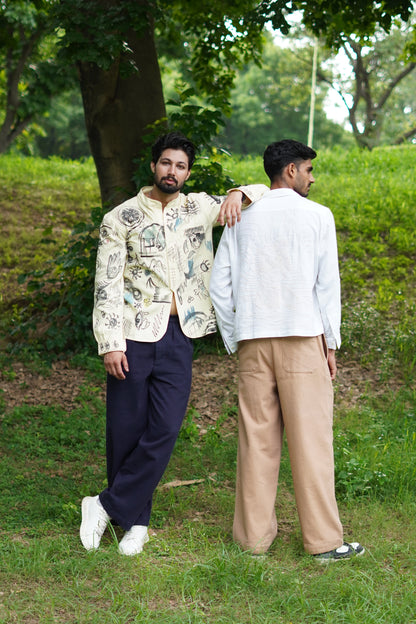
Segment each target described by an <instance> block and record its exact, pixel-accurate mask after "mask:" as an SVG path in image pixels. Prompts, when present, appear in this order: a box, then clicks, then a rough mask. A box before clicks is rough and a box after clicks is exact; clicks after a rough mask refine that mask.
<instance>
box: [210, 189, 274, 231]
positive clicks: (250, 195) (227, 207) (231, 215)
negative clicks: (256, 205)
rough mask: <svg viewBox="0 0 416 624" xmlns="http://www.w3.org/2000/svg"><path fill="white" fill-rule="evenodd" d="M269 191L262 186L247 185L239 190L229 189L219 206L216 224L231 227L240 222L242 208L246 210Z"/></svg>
mask: <svg viewBox="0 0 416 624" xmlns="http://www.w3.org/2000/svg"><path fill="white" fill-rule="evenodd" d="M268 190H269V189H268V188H267V186H265V185H264V184H249V185H248V186H242V187H240V188H235V189H230V190H229V191H228V197H227V198H226V199H225V200H224V202H223V203H222V205H221V209H220V213H219V215H218V219H217V222H218V223H219V224H220V225H225V223H227V225H228V227H232V226H233V225H235V224H236V223H237V221H240V220H241V210H242V208H247V206H249V205H250V204H251V203H252V202H254V201H257V199H260V197H262V196H263V195H264V193H265V192H266V191H268Z"/></svg>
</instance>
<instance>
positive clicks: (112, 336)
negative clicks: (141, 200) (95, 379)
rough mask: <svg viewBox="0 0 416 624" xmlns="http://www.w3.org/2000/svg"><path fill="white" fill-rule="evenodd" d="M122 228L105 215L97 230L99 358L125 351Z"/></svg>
mask: <svg viewBox="0 0 416 624" xmlns="http://www.w3.org/2000/svg"><path fill="white" fill-rule="evenodd" d="M126 257H127V245H126V228H125V226H122V225H121V224H119V223H117V221H116V220H115V219H114V216H113V215H112V214H111V213H108V214H107V215H106V216H105V217H104V219H103V222H102V224H101V227H100V237H99V243H98V250H97V262H96V273H95V290H94V311H93V329H94V336H95V339H96V341H97V344H98V353H99V355H104V354H105V353H108V352H109V351H125V350H126V341H125V338H124V331H123V307H124V299H123V297H124V292H123V291H124V267H125V263H126Z"/></svg>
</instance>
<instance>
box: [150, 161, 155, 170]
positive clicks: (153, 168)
mask: <svg viewBox="0 0 416 624" xmlns="http://www.w3.org/2000/svg"><path fill="white" fill-rule="evenodd" d="M150 169H151V170H152V173H154V172H155V171H156V164H155V163H154V162H153V160H152V162H151V163H150Z"/></svg>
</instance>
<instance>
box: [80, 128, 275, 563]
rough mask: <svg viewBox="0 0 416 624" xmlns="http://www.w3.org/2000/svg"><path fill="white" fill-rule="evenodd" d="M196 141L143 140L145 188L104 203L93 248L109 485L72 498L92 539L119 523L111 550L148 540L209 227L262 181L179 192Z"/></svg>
mask: <svg viewBox="0 0 416 624" xmlns="http://www.w3.org/2000/svg"><path fill="white" fill-rule="evenodd" d="M194 158H195V146H194V145H193V144H192V142H191V141H189V140H188V139H187V138H186V137H184V136H183V135H182V134H180V133H177V132H171V133H168V134H165V135H162V136H161V137H159V139H158V140H157V141H156V143H155V144H154V145H153V147H152V162H151V169H152V172H153V175H154V183H153V185H152V186H148V187H144V188H142V189H141V190H140V191H139V193H138V194H137V196H135V197H132V198H131V199H128V200H127V201H125V202H124V203H122V204H121V205H120V206H116V207H115V208H114V209H113V210H111V211H110V212H108V213H107V214H106V215H105V217H104V219H103V222H102V224H101V228H100V240H99V246H98V252H97V268H96V276H95V303H94V312H93V320H94V335H95V338H96V340H97V343H98V352H99V354H100V355H102V356H103V360H104V366H105V369H106V371H107V373H108V376H107V431H106V433H107V478H108V487H107V488H105V489H104V490H103V491H102V492H100V494H99V495H98V496H86V497H85V498H84V499H83V501H82V522H81V527H80V538H81V541H82V544H83V545H84V547H85V548H86V549H87V550H93V549H96V548H98V547H99V545H100V540H101V537H102V535H103V533H104V531H105V529H106V526H107V524H108V522H109V521H110V519H111V520H112V521H113V522H114V523H116V524H118V525H119V526H120V527H121V528H122V529H124V530H125V534H124V536H123V538H122V540H121V541H120V544H119V550H120V552H121V553H122V554H124V555H136V554H139V553H140V552H141V551H142V549H143V545H144V544H145V543H146V542H147V541H148V532H147V528H148V524H149V519H150V514H151V509H152V497H153V493H154V490H155V488H156V486H157V484H158V483H159V480H160V479H161V477H162V475H163V473H164V471H165V468H166V466H167V464H168V462H169V458H170V455H171V453H172V450H173V447H174V444H175V441H176V438H177V435H178V433H179V429H180V427H181V423H182V420H183V417H184V415H185V412H186V408H187V403H188V397H189V392H190V389H191V377H192V350H193V349H192V338H198V337H201V336H205V335H206V334H209V333H212V332H214V331H215V330H216V324H215V313H214V310H213V307H212V303H211V300H210V297H209V292H208V288H209V279H210V273H211V267H212V263H213V242H212V227H213V225H215V223H216V221H217V219H219V221H220V222H222V221H223V220H224V216H226V217H227V223H228V224H232V223H233V222H234V221H235V218H236V215H237V216H238V214H239V211H240V208H241V204H242V199H243V198H244V197H245V200H244V201H245V204H247V203H250V201H254V200H255V199H258V198H259V197H261V195H262V194H263V193H264V192H265V191H267V188H266V187H264V185H250V186H248V187H245V186H244V187H241V189H240V190H237V189H233V190H232V192H231V191H230V194H229V196H228V198H227V200H226V201H225V202H224V203H223V200H224V197H222V198H221V197H215V196H211V195H208V194H206V193H189V194H188V195H184V194H183V193H182V192H181V189H182V187H183V186H184V184H185V182H186V180H187V179H188V178H189V176H190V174H191V168H192V164H193V162H194Z"/></svg>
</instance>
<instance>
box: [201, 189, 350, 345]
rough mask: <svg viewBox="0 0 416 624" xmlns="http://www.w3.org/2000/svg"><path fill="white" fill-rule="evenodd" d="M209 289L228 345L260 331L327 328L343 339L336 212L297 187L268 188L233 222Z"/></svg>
mask: <svg viewBox="0 0 416 624" xmlns="http://www.w3.org/2000/svg"><path fill="white" fill-rule="evenodd" d="M210 294H211V299H212V302H213V304H214V308H215V312H216V317H217V323H218V327H219V329H220V331H221V334H222V337H223V341H224V344H225V347H226V349H227V351H228V352H229V353H232V352H234V351H236V349H237V343H238V342H239V341H241V340H250V339H253V338H271V337H283V336H318V335H321V334H325V338H326V341H327V345H328V347H329V348H331V349H335V348H336V347H339V346H340V344H341V336H340V323H341V296H340V279H339V269H338V252H337V240H336V231H335V223H334V218H333V215H332V213H331V211H330V210H329V208H326V207H325V206H321V205H320V204H317V203H315V202H313V201H310V200H308V199H306V198H304V197H302V196H301V195H299V194H298V193H296V192H295V191H293V190H292V189H289V188H279V189H274V190H269V191H268V192H267V193H266V194H265V195H264V196H263V197H262V198H261V199H260V200H259V201H257V202H256V203H254V204H252V205H251V206H249V207H248V208H247V210H245V211H244V212H243V214H242V219H241V222H240V223H237V225H236V226H235V227H234V228H232V229H229V228H226V229H225V230H224V232H223V234H222V237H221V241H220V244H219V247H218V250H217V254H216V256H215V261H214V266H213V270H212V275H211V283H210Z"/></svg>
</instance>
